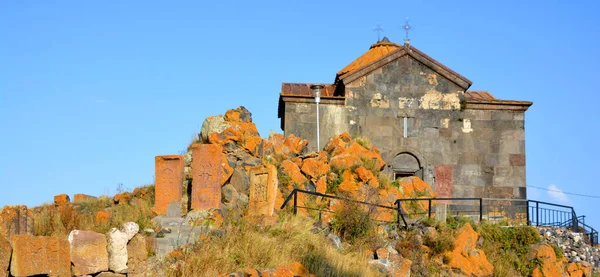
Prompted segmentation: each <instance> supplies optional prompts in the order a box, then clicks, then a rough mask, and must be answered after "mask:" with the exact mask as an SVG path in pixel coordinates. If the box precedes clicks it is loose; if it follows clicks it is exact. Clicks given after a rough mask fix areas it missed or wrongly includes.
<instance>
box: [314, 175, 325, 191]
mask: <svg viewBox="0 0 600 277" xmlns="http://www.w3.org/2000/svg"><path fill="white" fill-rule="evenodd" d="M315 187H316V188H315V190H316V191H317V192H318V193H325V192H326V191H327V177H325V176H321V177H320V178H319V179H318V180H317V181H316V182H315Z"/></svg>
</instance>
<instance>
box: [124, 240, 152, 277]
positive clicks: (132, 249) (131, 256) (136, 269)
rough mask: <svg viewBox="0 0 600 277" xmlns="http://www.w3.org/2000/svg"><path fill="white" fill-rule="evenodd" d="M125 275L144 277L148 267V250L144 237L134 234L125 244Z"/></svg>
mask: <svg viewBox="0 0 600 277" xmlns="http://www.w3.org/2000/svg"><path fill="white" fill-rule="evenodd" d="M127 255H128V260H127V267H128V271H127V276H128V277H144V276H146V270H147V268H148V263H147V259H148V250H147V248H146V237H144V236H143V235H140V234H137V235H135V236H134V237H133V238H132V239H131V241H129V244H127Z"/></svg>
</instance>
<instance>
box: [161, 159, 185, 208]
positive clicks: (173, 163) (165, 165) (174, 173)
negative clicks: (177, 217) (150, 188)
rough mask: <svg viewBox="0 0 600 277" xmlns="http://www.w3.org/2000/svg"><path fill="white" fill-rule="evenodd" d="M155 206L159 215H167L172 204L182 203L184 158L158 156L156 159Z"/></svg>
mask: <svg viewBox="0 0 600 277" xmlns="http://www.w3.org/2000/svg"><path fill="white" fill-rule="evenodd" d="M154 176H155V178H156V183H155V188H154V189H155V195H156V202H155V204H154V206H155V211H156V213H157V214H161V215H165V214H166V213H167V207H168V206H169V205H170V204H171V202H176V203H181V194H182V192H181V184H182V181H183V157H182V156H177V155H170V156H156V158H155V175H154Z"/></svg>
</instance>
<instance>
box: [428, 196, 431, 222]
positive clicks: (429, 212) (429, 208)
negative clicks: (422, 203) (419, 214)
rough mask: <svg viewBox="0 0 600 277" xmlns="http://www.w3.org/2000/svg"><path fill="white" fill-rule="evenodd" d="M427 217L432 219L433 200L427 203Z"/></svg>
mask: <svg viewBox="0 0 600 277" xmlns="http://www.w3.org/2000/svg"><path fill="white" fill-rule="evenodd" d="M427 213H428V214H427V215H428V216H429V218H431V199H429V200H428V201H427Z"/></svg>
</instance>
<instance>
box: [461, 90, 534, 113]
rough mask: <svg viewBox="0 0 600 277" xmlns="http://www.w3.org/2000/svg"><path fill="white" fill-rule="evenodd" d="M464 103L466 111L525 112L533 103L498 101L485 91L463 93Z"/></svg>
mask: <svg viewBox="0 0 600 277" xmlns="http://www.w3.org/2000/svg"><path fill="white" fill-rule="evenodd" d="M465 102H466V107H465V108H467V109H472V110H518V111H526V110H527V109H528V108H529V107H531V105H533V102H529V101H516V100H500V99H496V97H494V96H493V95H491V94H490V93H489V92H487V91H467V92H465Z"/></svg>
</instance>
